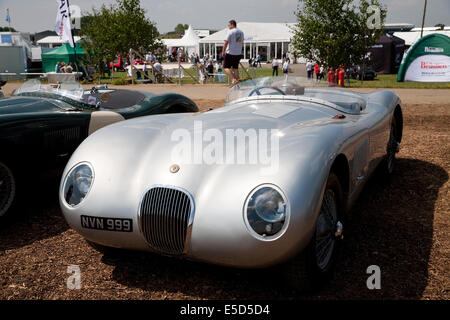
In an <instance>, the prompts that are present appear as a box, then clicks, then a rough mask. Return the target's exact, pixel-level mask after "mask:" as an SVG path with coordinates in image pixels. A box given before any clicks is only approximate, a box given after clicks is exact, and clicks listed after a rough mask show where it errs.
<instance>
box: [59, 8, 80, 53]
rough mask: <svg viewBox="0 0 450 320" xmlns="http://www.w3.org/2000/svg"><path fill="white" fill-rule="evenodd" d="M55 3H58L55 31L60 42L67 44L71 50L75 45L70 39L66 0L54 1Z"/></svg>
mask: <svg viewBox="0 0 450 320" xmlns="http://www.w3.org/2000/svg"><path fill="white" fill-rule="evenodd" d="M56 2H57V3H58V12H57V13H56V25H55V31H56V33H57V34H58V36H59V37H60V39H61V40H62V42H69V43H70V46H71V47H72V48H73V47H75V45H74V43H73V38H72V27H71V24H70V13H69V3H68V0H56Z"/></svg>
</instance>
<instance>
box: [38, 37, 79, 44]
mask: <svg viewBox="0 0 450 320" xmlns="http://www.w3.org/2000/svg"><path fill="white" fill-rule="evenodd" d="M73 38H74V40H75V42H78V41H80V39H81V38H80V37H78V36H75V37H73ZM43 43H50V44H58V43H62V40H61V38H60V37H59V36H48V37H45V38H42V39H41V40H38V41H37V44H43Z"/></svg>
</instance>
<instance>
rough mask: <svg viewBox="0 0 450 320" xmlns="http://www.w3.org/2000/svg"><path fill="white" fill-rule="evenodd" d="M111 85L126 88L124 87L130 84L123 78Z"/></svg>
mask: <svg viewBox="0 0 450 320" xmlns="http://www.w3.org/2000/svg"><path fill="white" fill-rule="evenodd" d="M111 84H113V85H116V86H124V85H127V84H128V83H127V82H126V81H125V80H124V79H123V78H119V79H115V80H113V82H112V83H111Z"/></svg>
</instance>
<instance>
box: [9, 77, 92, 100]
mask: <svg viewBox="0 0 450 320" xmlns="http://www.w3.org/2000/svg"><path fill="white" fill-rule="evenodd" d="M27 93H28V94H30V95H36V96H38V95H39V93H43V94H52V95H56V96H61V97H67V98H70V99H73V100H75V101H79V102H82V98H83V94H84V90H83V87H82V86H81V84H80V83H78V82H63V83H61V84H59V85H43V84H42V83H41V82H40V81H39V80H37V79H31V80H28V81H26V82H25V83H24V84H23V85H22V86H21V87H20V88H19V89H17V90H16V91H15V92H14V95H25V94H27Z"/></svg>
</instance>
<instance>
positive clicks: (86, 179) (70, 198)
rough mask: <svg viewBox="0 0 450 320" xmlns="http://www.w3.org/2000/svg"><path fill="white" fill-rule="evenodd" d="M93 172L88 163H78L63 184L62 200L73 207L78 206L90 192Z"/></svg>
mask: <svg viewBox="0 0 450 320" xmlns="http://www.w3.org/2000/svg"><path fill="white" fill-rule="evenodd" d="M93 181H94V171H93V170H92V167H91V165H90V164H88V163H80V164H78V165H76V166H75V167H73V168H72V170H70V172H69V174H68V175H67V177H66V181H65V183H64V200H65V201H66V203H67V204H68V205H69V206H71V207H75V206H77V205H79V204H80V203H81V202H82V201H83V200H84V198H86V196H87V195H88V193H89V191H90V190H91V187H92V183H93Z"/></svg>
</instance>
